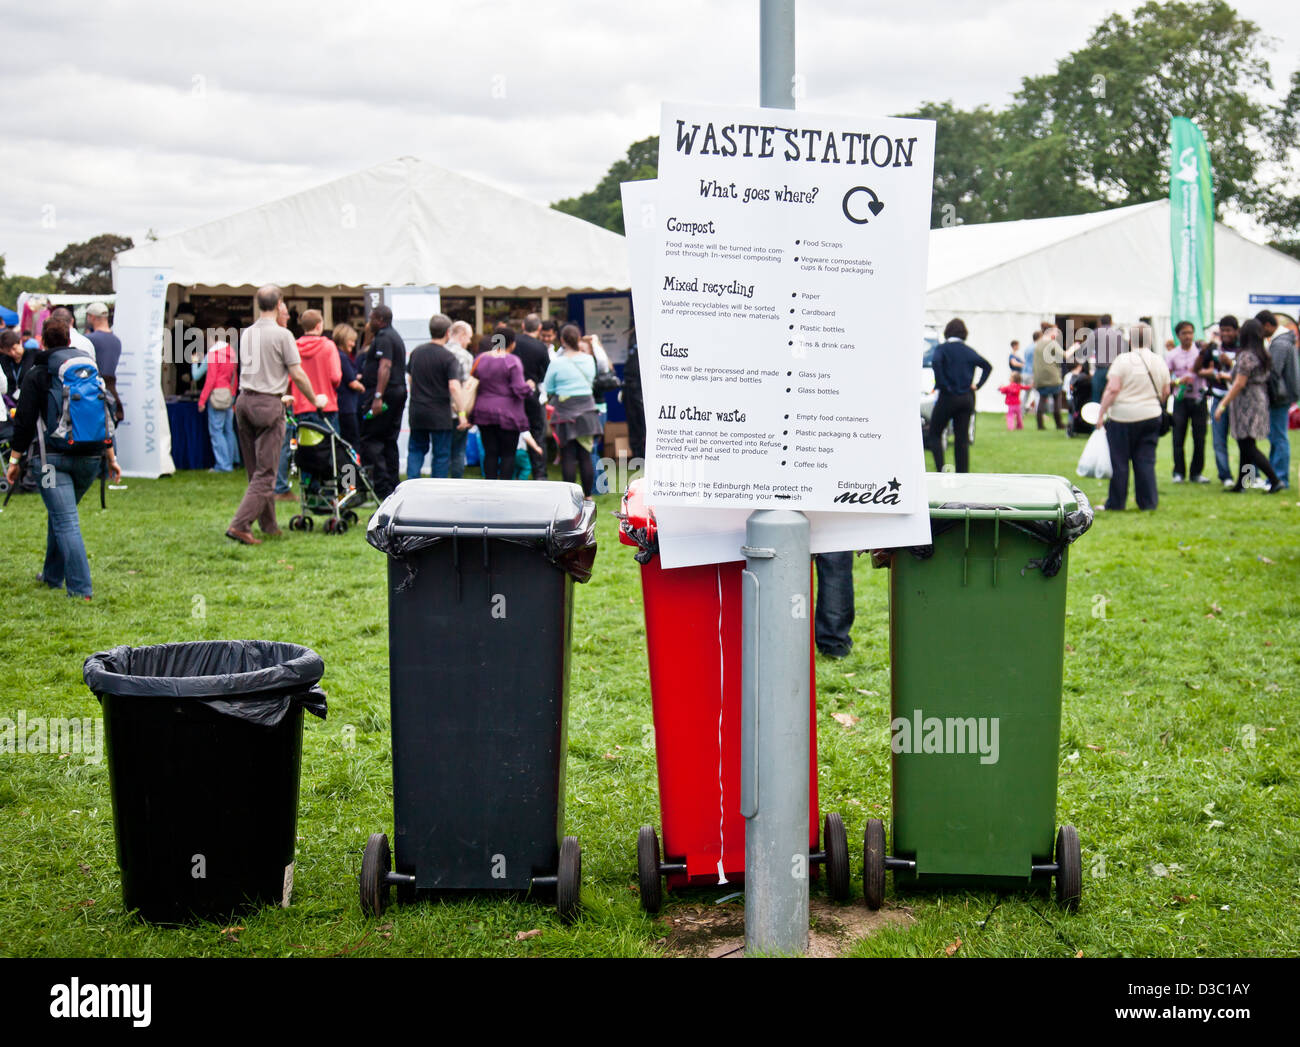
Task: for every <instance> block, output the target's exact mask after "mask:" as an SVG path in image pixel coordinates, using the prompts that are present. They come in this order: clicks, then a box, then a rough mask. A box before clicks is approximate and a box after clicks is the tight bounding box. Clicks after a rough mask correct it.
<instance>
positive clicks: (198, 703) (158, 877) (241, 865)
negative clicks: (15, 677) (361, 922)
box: [83, 640, 326, 923]
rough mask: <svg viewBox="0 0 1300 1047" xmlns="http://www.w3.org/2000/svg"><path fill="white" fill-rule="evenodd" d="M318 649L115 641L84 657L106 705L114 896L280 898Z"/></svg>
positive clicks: (219, 905)
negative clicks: (118, 882)
mask: <svg viewBox="0 0 1300 1047" xmlns="http://www.w3.org/2000/svg"><path fill="white" fill-rule="evenodd" d="M324 671H325V666H324V663H323V662H322V661H321V658H320V656H319V655H318V654H316V652H314V651H312V650H310V649H309V648H306V647H301V646H298V645H297V644H290V643H274V642H269V641H261V640H234V641H200V642H193V643H176V644H160V645H156V646H150V647H126V646H122V647H115V648H113V649H112V650H110V651H101V652H99V653H98V654H93V655H91V656H90V657H89V658H87V659H86V663H85V667H84V671H83V675H84V678H85V681H86V685H87V686H88V687H89V688H90V689H91V690H92V691H93V692H94V693H95V696H96V697H97V698H98V699H99V701H100V704H101V705H102V706H103V711H104V732H105V740H106V746H107V751H108V773H109V788H110V792H111V794H112V801H113V828H114V832H115V835H116V839H117V860H118V865H119V866H120V868H121V870H122V893H123V899H124V902H125V904H126V906H127V908H129V909H136V910H138V911H139V914H140V915H141V916H142V917H143V918H145V919H147V920H153V921H156V922H162V923H179V922H183V921H185V920H188V919H191V918H195V917H198V918H203V919H214V920H220V919H225V918H226V917H228V916H231V915H233V914H234V913H236V912H239V911H241V910H243V909H246V908H249V907H253V906H259V905H268V904H274V905H288V903H289V896H290V892H291V889H292V886H293V862H294V843H295V836H296V830H297V818H298V782H299V772H300V768H301V762H302V714H303V710H304V709H305V710H307V711H308V712H311V713H312V714H313V715H315V716H319V717H321V718H322V719H323V718H324V717H325V713H326V698H325V692H324V691H322V690H321V688H320V687H319V685H318V682H319V680H320V678H321V675H322V674H323V673H324Z"/></svg>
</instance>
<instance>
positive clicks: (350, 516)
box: [343, 509, 361, 527]
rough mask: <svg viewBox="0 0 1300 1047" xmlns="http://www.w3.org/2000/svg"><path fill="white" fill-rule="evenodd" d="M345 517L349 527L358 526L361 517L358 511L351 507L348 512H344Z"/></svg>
mask: <svg viewBox="0 0 1300 1047" xmlns="http://www.w3.org/2000/svg"><path fill="white" fill-rule="evenodd" d="M343 519H345V520H346V521H347V522H348V526H349V527H356V525H357V523H358V521H360V519H361V517H359V516H358V515H357V514H356V513H354V512H353V511H352V510H351V509H349V510H348V511H347V512H346V513H344V514H343Z"/></svg>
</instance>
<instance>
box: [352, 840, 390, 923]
mask: <svg viewBox="0 0 1300 1047" xmlns="http://www.w3.org/2000/svg"><path fill="white" fill-rule="evenodd" d="M392 867H393V863H392V855H391V854H390V853H389V850H388V834H387V833H371V834H370V839H369V840H367V841H366V851H365V854H364V855H363V856H362V858H361V876H360V877H358V879H359V880H360V886H361V911H362V912H363V913H364V914H365V915H367V916H382V915H383V912H384V910H385V909H387V908H388V893H389V886H388V879H387V877H388V873H389V871H390V870H391V869H392Z"/></svg>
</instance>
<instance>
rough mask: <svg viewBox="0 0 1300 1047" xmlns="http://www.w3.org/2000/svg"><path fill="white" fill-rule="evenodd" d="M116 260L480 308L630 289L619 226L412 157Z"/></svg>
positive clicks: (187, 273)
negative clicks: (449, 298)
mask: <svg viewBox="0 0 1300 1047" xmlns="http://www.w3.org/2000/svg"><path fill="white" fill-rule="evenodd" d="M116 262H117V264H118V265H121V266H145V267H159V268H169V269H170V270H171V274H170V281H171V283H172V284H173V285H179V286H180V287H186V288H192V289H198V290H204V291H210V292H215V293H231V292H234V291H242V290H248V291H250V292H251V290H252V289H253V288H255V287H257V286H258V285H260V284H264V283H277V284H280V285H281V286H283V287H286V288H287V287H290V286H292V287H293V288H294V289H295V293H296V294H298V295H305V294H313V293H318V294H319V293H325V294H328V293H329V291H331V290H334V291H341V290H352V291H355V290H356V289H359V288H364V287H384V286H401V285H427V284H437V285H439V286H440V287H441V288H442V291H443V293H444V295H445V294H448V293H450V294H459V295H465V296H474V297H477V298H478V300H479V303H480V309H481V300H482V297H483V295H485V294H487V295H502V296H508V295H523V294H533V295H536V296H546V297H549V296H551V295H558V294H564V293H567V292H570V291H595V290H614V289H619V290H626V289H627V287H628V270H627V252H626V250H625V248H624V246H623V238H622V237H621V236H619V235H617V234H616V233H612V232H610V231H609V230H607V229H602V228H599V227H598V226H594V225H591V224H590V223H588V222H584V221H582V220H581V219H578V218H574V217H572V216H571V215H567V214H563V213H561V212H560V211H556V210H554V209H552V208H550V207H546V206H544V205H542V204H538V203H534V202H533V201H531V200H525V199H523V198H522V197H518V196H513V195H511V194H510V193H506V192H503V191H501V190H499V189H494V188H492V187H491V186H488V185H484V184H483V183H482V182H476V181H474V180H473V179H471V178H467V177H465V176H464V175H460V174H457V173H455V172H454V171H448V170H446V169H445V168H441V167H438V166H436V165H434V164H430V163H426V162H424V161H421V160H417V159H414V158H413V157H409V156H408V157H402V158H401V159H397V160H390V161H388V162H386V163H382V164H379V165H377V166H375V167H371V168H367V169H366V170H364V171H358V172H356V173H354V174H350V175H345V176H344V177H342V178H339V179H336V180H335V181H333V182H329V183H327V184H325V185H321V186H317V187H316V188H314V189H308V190H306V191H304V192H301V193H295V194H293V195H292V196H286V197H284V198H283V199H280V200H273V201H271V202H270V203H266V204H263V205H261V206H260V207H255V208H253V209H251V210H248V211H243V212H241V213H239V214H235V215H231V216H230V217H228V218H221V219H218V220H217V221H215V222H208V223H206V224H204V225H199V226H195V227H194V228H192V229H187V230H185V231H183V232H180V233H176V234H175V235H172V236H166V237H163V238H162V239H159V240H155V241H152V242H149V243H144V244H141V245H140V246H139V247H135V248H132V249H131V250H129V251H124V252H122V253H121V254H120V255H118V256H117V260H116ZM327 315H328V310H327ZM479 326H481V322H480V325H479Z"/></svg>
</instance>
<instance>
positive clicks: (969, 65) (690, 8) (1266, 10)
mask: <svg viewBox="0 0 1300 1047" xmlns="http://www.w3.org/2000/svg"><path fill="white" fill-rule="evenodd" d="M1120 6H1121V8H1122V9H1124V10H1131V9H1132V8H1133V7H1134V6H1136V3H1135V2H1133V0H1127V2H1125V3H1123V4H1121V5H1120ZM1236 6H1237V7H1238V9H1239V10H1240V11H1241V12H1242V13H1243V14H1244V15H1246V16H1248V17H1251V18H1254V19H1255V20H1256V21H1257V22H1259V23H1260V24H1261V25H1262V26H1263V27H1264V29H1265V30H1266V31H1267V32H1269V33H1271V34H1272V35H1274V36H1275V37H1278V38H1279V39H1280V40H1281V41H1282V43H1283V44H1284V45H1285V44H1286V37H1287V34H1286V32H1285V30H1287V29H1288V27H1289V22H1290V19H1289V18H1288V17H1286V16H1287V15H1288V14H1289V12H1288V10H1287V8H1286V7H1285V6H1284V5H1283V4H1281V3H1280V2H1277V0H1273V2H1269V0H1239V2H1238V3H1237V5H1236ZM757 7H758V5H757V4H755V3H753V2H752V0H710V2H708V3H704V2H702V0H693V2H687V0H657V2H656V3H654V4H623V3H612V2H609V0H604V2H597V0H572V2H557V0H550V2H532V3H526V2H522V0H513V2H485V0H459V2H455V3H450V2H446V0H438V2H425V3H419V2H414V0H409V2H390V3H386V4H382V5H376V4H370V5H362V6H358V5H355V4H343V3H340V2H329V3H304V2H298V0H291V2H277V3H276V4H274V5H271V4H268V3H266V2H264V0H263V2H257V3H254V2H251V0H227V2H225V3H223V4H221V5H198V4H193V5H190V4H171V5H167V6H162V5H157V4H152V3H146V2H143V0H124V2H122V3H119V4H114V5H106V4H102V3H95V4H91V3H85V2H72V0H50V2H47V3H44V4H42V6H41V11H40V16H39V17H24V18H17V19H13V20H12V21H11V22H10V23H9V24H7V25H6V52H7V55H8V56H9V57H8V58H7V60H6V66H5V72H4V74H3V81H2V82H3V83H4V92H5V95H4V97H5V110H6V114H7V116H8V119H7V121H6V125H7V126H6V134H5V136H4V138H3V141H0V169H3V170H4V172H5V175H4V183H3V184H4V192H3V193H0V252H3V253H4V254H5V255H6V256H7V262H8V270H9V271H10V272H16V271H22V272H39V271H41V270H43V269H44V267H45V263H46V262H47V261H48V260H49V258H50V257H51V256H53V255H54V253H55V252H57V251H58V250H60V249H61V248H62V247H63V246H64V245H65V244H67V243H69V242H72V241H76V240H84V239H87V238H88V237H90V236H93V235H95V234H97V233H101V232H117V233H123V234H127V235H131V236H134V237H136V238H137V240H138V239H139V238H141V237H142V236H143V235H144V233H145V231H146V230H147V229H149V228H153V229H156V230H157V231H158V232H160V233H168V232H173V231H176V230H179V229H183V228H186V227H188V226H190V225H193V224H196V223H199V222H202V221H207V220H210V219H213V218H217V217H220V216H222V215H225V214H229V213H231V212H234V211H239V210H243V209H245V208H248V207H252V206H256V205H257V204H260V203H264V202H266V201H268V200H271V199H275V198H276V197H278V196H283V195H285V194H288V193H291V192H296V191H298V190H301V189H304V188H308V187H310V186H312V185H316V184H319V183H321V182H325V181H329V180H330V179H332V178H336V177H338V176H340V175H342V174H345V173H347V172H349V171H353V170H357V169H359V168H362V167H365V166H368V165H370V164H373V163H378V162H381V161H383V160H387V159H390V158H392V157H394V156H402V155H417V156H421V157H423V158H425V159H428V160H431V161H433V162H435V163H440V164H443V165H445V166H448V167H453V168H455V169H457V170H459V171H462V172H463V173H465V174H468V175H470V176H472V177H475V178H479V179H482V180H483V181H486V182H489V183H491V184H493V185H496V186H499V187H501V188H504V189H508V190H510V191H513V192H516V193H519V194H520V195H523V196H526V197H528V198H530V199H533V200H537V201H539V202H544V203H549V202H550V201H553V200H556V199H559V198H561V197H565V196H571V195H574V194H576V193H580V192H583V191H585V190H586V189H589V188H590V187H591V186H593V185H594V184H595V183H596V181H597V180H598V179H599V178H600V177H601V176H602V175H603V174H604V172H605V170H606V169H607V168H608V166H609V165H610V163H612V162H613V161H614V160H615V159H617V158H619V157H620V156H622V155H623V153H624V152H625V151H626V149H627V146H628V145H629V144H630V143H631V142H633V141H635V140H637V139H640V138H644V137H645V136H646V135H649V134H653V133H655V132H656V131H657V129H658V107H659V103H660V102H661V101H662V100H664V99H675V100H693V101H701V102H711V103H738V104H749V103H752V102H756V101H757V93H758V15H757ZM1112 9H1113V5H1111V4H1081V3H1070V2H1066V0H1039V2H1030V0H993V2H987V3H982V4H978V5H976V4H971V3H967V2H958V0H912V2H910V3H907V4H901V5H894V4H891V5H884V4H867V3H861V2H855V0H801V2H800V3H799V6H798V26H797V30H796V33H797V65H798V69H799V72H800V74H801V75H802V76H803V77H804V82H805V85H806V91H807V93H806V95H805V97H804V98H803V99H802V100H801V101H800V105H801V107H803V108H806V109H820V110H824V111H832V112H840V111H855V110H856V111H861V112H863V113H870V114H876V113H879V114H885V113H896V112H901V111H906V110H909V109H911V108H914V107H915V106H916V105H918V104H919V103H921V102H923V101H939V100H943V99H948V98H951V99H953V100H955V101H956V102H957V103H958V104H959V105H963V106H972V105H977V104H980V103H987V104H990V105H994V106H1000V105H1003V104H1005V103H1006V101H1007V100H1008V99H1009V97H1010V95H1011V93H1012V92H1013V91H1014V90H1015V88H1016V87H1017V86H1018V84H1019V81H1020V77H1021V76H1023V75H1026V74H1038V73H1043V72H1047V71H1048V70H1050V69H1051V68H1052V66H1053V65H1054V63H1055V61H1056V60H1057V59H1058V58H1059V57H1061V55H1063V54H1065V53H1068V52H1069V51H1070V50H1073V49H1075V48H1077V47H1079V46H1081V45H1082V44H1083V42H1084V40H1085V39H1086V36H1087V33H1088V31H1089V29H1090V28H1091V27H1092V26H1093V25H1095V24H1096V23H1097V22H1098V21H1099V20H1100V19H1101V18H1102V17H1104V16H1105V15H1106V14H1107V13H1109V11H1110V10H1112ZM1277 57H1278V59H1279V61H1277V62H1276V63H1275V70H1276V71H1278V72H1279V73H1280V75H1279V76H1277V80H1278V82H1279V84H1280V83H1281V82H1283V81H1284V80H1285V78H1286V77H1287V76H1289V74H1290V70H1291V69H1292V68H1294V64H1295V62H1294V59H1293V58H1291V57H1290V55H1289V51H1288V50H1287V49H1286V48H1285V46H1284V47H1283V48H1282V49H1280V50H1279V52H1278V56H1277ZM51 216H52V217H53V225H52V227H51V226H50V221H51ZM485 232H486V231H485Z"/></svg>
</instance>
